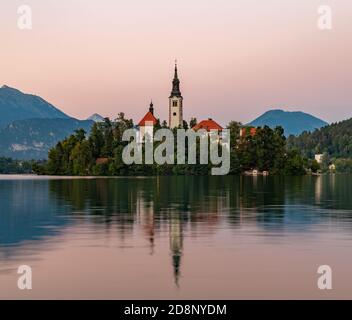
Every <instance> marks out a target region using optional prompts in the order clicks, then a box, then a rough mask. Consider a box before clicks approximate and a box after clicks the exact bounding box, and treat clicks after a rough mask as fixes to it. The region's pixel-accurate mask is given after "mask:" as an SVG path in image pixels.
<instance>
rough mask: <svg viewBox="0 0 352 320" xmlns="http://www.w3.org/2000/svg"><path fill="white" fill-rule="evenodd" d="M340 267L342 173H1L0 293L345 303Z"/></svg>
mask: <svg viewBox="0 0 352 320" xmlns="http://www.w3.org/2000/svg"><path fill="white" fill-rule="evenodd" d="M23 264H25V265H29V266H31V267H32V270H33V290H31V291H26V292H24V291H20V290H18V289H17V279H18V275H17V268H18V266H20V265H23ZM323 264H324V265H325V264H327V265H330V266H331V268H332V271H333V290H330V291H321V290H318V288H317V280H318V277H319V275H318V274H317V269H318V266H319V265H323ZM351 272H352V176H348V175H340V176H337V175H336V176H321V177H298V178H288V177H285V178H278V177H257V178H256V177H159V178H156V177H148V178H99V179H93V178H91V179H77V178H76V179H74V178H47V177H30V176H28V177H25V176H0V298H2V299H7V298H21V299H27V298H31V299H33V298H49V299H75V298H85V299H91V298H98V299H100V298H107V299H115V298H117V299H189V298H199V299H235V298H241V299H242V298H267V299H271V298H349V299H352V278H351V277H350V275H351Z"/></svg>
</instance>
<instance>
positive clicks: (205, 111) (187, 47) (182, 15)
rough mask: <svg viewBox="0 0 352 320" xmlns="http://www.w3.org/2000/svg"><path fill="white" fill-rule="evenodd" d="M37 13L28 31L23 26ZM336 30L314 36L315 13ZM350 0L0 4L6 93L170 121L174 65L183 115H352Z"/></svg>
mask: <svg viewBox="0 0 352 320" xmlns="http://www.w3.org/2000/svg"><path fill="white" fill-rule="evenodd" d="M23 4H26V5H29V6H30V7H31V9H32V15H33V17H32V23H33V26H32V30H20V29H19V28H18V26H17V21H18V18H19V16H20V15H19V14H18V13H17V9H18V6H20V5H23ZM322 4H323V5H329V6H330V7H331V9H332V13H333V15H332V29H331V30H321V29H319V28H318V24H317V23H318V18H319V14H318V7H319V5H322ZM351 17H352V1H350V0H324V1H323V0H266V1H263V0H216V1H215V0H177V1H175V0H173V1H171V0H148V1H146V0H45V1H43V0H1V3H0V43H1V45H0V86H2V85H4V84H6V85H8V86H11V87H15V88H17V89H19V90H21V91H23V92H26V93H33V94H36V95H39V96H41V97H43V98H44V99H46V100H47V101H49V102H51V103H52V104H54V105H55V106H57V107H58V108H60V109H61V110H62V111H64V112H65V113H67V114H69V115H70V116H72V117H76V118H79V119H85V118H87V117H88V116H90V115H91V114H93V113H99V114H101V115H103V116H108V117H111V118H116V117H117V114H118V113H119V112H121V111H122V112H124V113H125V114H126V116H127V117H128V118H133V119H134V120H135V121H136V122H137V121H139V120H140V119H141V118H142V117H143V115H144V114H145V113H146V111H148V107H149V103H150V100H151V99H153V102H154V107H155V114H156V115H157V117H159V118H161V120H163V119H167V118H168V97H169V95H170V91H171V81H172V77H173V68H174V60H175V58H177V60H178V65H179V77H180V80H181V90H182V94H183V97H184V116H185V118H186V119H187V120H189V119H190V118H191V117H196V118H197V119H198V120H202V119H207V118H213V119H214V120H217V121H218V122H219V123H221V124H223V125H226V124H227V123H228V122H229V121H230V120H236V121H241V122H243V123H247V122H249V121H251V120H253V119H254V118H256V117H257V116H259V115H260V114H262V113H263V112H265V111H267V110H269V109H285V110H289V111H304V112H308V113H311V114H313V115H315V116H317V117H320V118H322V119H323V120H326V121H328V122H335V121H339V120H343V119H346V118H350V117H352V40H351V39H352V19H351Z"/></svg>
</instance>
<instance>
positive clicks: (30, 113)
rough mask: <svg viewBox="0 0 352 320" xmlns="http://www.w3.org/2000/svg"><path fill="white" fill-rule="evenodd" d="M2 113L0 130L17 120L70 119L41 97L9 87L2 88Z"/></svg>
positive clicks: (0, 98)
mask: <svg viewBox="0 0 352 320" xmlns="http://www.w3.org/2000/svg"><path fill="white" fill-rule="evenodd" d="M0 112H1V117H0V129H1V128H3V127H5V126H6V125H8V124H10V123H11V122H13V121H17V120H25V119H35V118H41V119H55V118H64V119H67V118H70V117H69V116H68V115H66V114H65V113H63V112H62V111H61V110H59V109H57V108H56V107H54V106H53V105H52V104H50V103H49V102H47V101H45V100H44V99H42V98H41V97H39V96H36V95H33V94H26V93H23V92H21V91H20V90H18V89H15V88H11V87H9V86H7V85H3V86H2V87H1V88H0Z"/></svg>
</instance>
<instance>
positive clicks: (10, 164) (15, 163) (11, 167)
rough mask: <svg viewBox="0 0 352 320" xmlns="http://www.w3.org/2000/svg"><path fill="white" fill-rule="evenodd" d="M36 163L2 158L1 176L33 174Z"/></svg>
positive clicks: (0, 164) (0, 161) (0, 160)
mask: <svg viewBox="0 0 352 320" xmlns="http://www.w3.org/2000/svg"><path fill="white" fill-rule="evenodd" d="M33 164H34V161H19V160H13V159H11V158H0V174H23V173H32V165H33Z"/></svg>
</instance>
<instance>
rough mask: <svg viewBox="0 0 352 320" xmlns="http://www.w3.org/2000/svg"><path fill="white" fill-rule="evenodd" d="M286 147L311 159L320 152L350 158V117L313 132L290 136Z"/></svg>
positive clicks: (351, 131) (351, 136) (351, 134)
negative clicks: (299, 151) (298, 151)
mask: <svg viewBox="0 0 352 320" xmlns="http://www.w3.org/2000/svg"><path fill="white" fill-rule="evenodd" d="M288 148H289V149H299V150H301V152H302V154H303V156H305V157H308V158H311V159H312V158H314V155H315V154H322V153H326V154H328V155H329V156H330V157H334V158H352V119H349V120H345V121H342V122H339V123H334V124H331V125H329V126H326V127H323V128H321V129H319V130H315V131H314V132H303V133H302V134H301V135H299V136H298V137H295V136H290V137H289V138H288Z"/></svg>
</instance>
